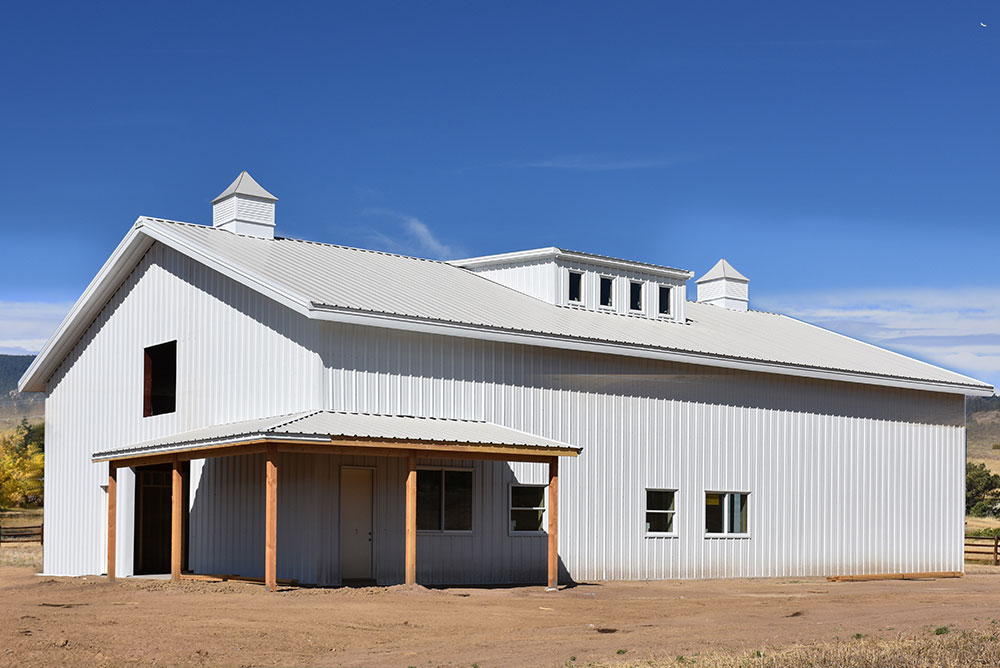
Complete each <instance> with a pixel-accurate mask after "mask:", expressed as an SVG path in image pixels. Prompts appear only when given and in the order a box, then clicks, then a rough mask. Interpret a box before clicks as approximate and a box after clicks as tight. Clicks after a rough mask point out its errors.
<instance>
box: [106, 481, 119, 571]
mask: <svg viewBox="0 0 1000 668" xmlns="http://www.w3.org/2000/svg"><path fill="white" fill-rule="evenodd" d="M117 524H118V467H117V466H116V465H115V463H114V462H108V580H109V581H110V582H114V581H115V557H116V556H117V554H116V552H117V543H116V541H115V538H116V535H115V530H116V525H117Z"/></svg>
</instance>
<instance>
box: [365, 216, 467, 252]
mask: <svg viewBox="0 0 1000 668" xmlns="http://www.w3.org/2000/svg"><path fill="white" fill-rule="evenodd" d="M362 213H363V214H364V215H366V216H376V217H382V218H385V219H388V220H390V221H392V222H393V223H394V225H393V226H394V228H395V229H394V230H385V229H375V228H369V229H368V230H367V233H368V237H369V241H370V242H371V243H372V244H373V245H375V246H377V247H378V248H380V249H382V250H386V251H389V252H392V253H399V254H401V255H414V256H418V257H426V258H430V259H433V260H450V259H453V258H456V257H460V256H462V255H463V254H464V253H463V252H462V249H461V248H460V247H459V246H456V245H454V244H450V243H445V242H444V241H442V240H441V239H439V238H438V236H437V235H436V234H435V233H434V231H433V230H431V228H430V227H429V226H428V225H427V223H425V222H424V221H422V220H420V219H419V218H417V217H416V216H410V215H407V214H404V213H399V212H398V211H392V210H391V209H375V208H369V209H365V210H364V211H362Z"/></svg>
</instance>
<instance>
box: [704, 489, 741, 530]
mask: <svg viewBox="0 0 1000 668" xmlns="http://www.w3.org/2000/svg"><path fill="white" fill-rule="evenodd" d="M749 499H750V495H749V494H746V493H743V492H708V493H706V494H705V533H707V534H745V533H749V531H750V529H749V525H748V523H747V519H748V518H747V508H748V506H749Z"/></svg>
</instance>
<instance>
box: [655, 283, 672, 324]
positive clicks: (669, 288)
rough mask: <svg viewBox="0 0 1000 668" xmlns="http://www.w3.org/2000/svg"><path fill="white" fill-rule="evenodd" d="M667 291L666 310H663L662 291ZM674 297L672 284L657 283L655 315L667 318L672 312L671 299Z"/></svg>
mask: <svg viewBox="0 0 1000 668" xmlns="http://www.w3.org/2000/svg"><path fill="white" fill-rule="evenodd" d="M664 290H666V291H667V310H666V311H664V310H663V291H664ZM673 297H674V286H672V285H664V284H663V283H658V284H657V291H656V315H657V316H658V317H660V318H669V317H670V316H672V315H673V314H674V309H673V304H672V303H671V302H672V301H673Z"/></svg>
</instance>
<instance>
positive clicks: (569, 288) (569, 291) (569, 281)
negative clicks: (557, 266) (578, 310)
mask: <svg viewBox="0 0 1000 668" xmlns="http://www.w3.org/2000/svg"><path fill="white" fill-rule="evenodd" d="M574 275H576V276H579V277H580V298H579V299H573V297H572V295H573V276H574ZM583 283H584V272H582V271H577V270H576V269H567V270H566V303H567V304H569V305H571V306H577V305H579V306H583V304H584V299H583Z"/></svg>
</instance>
